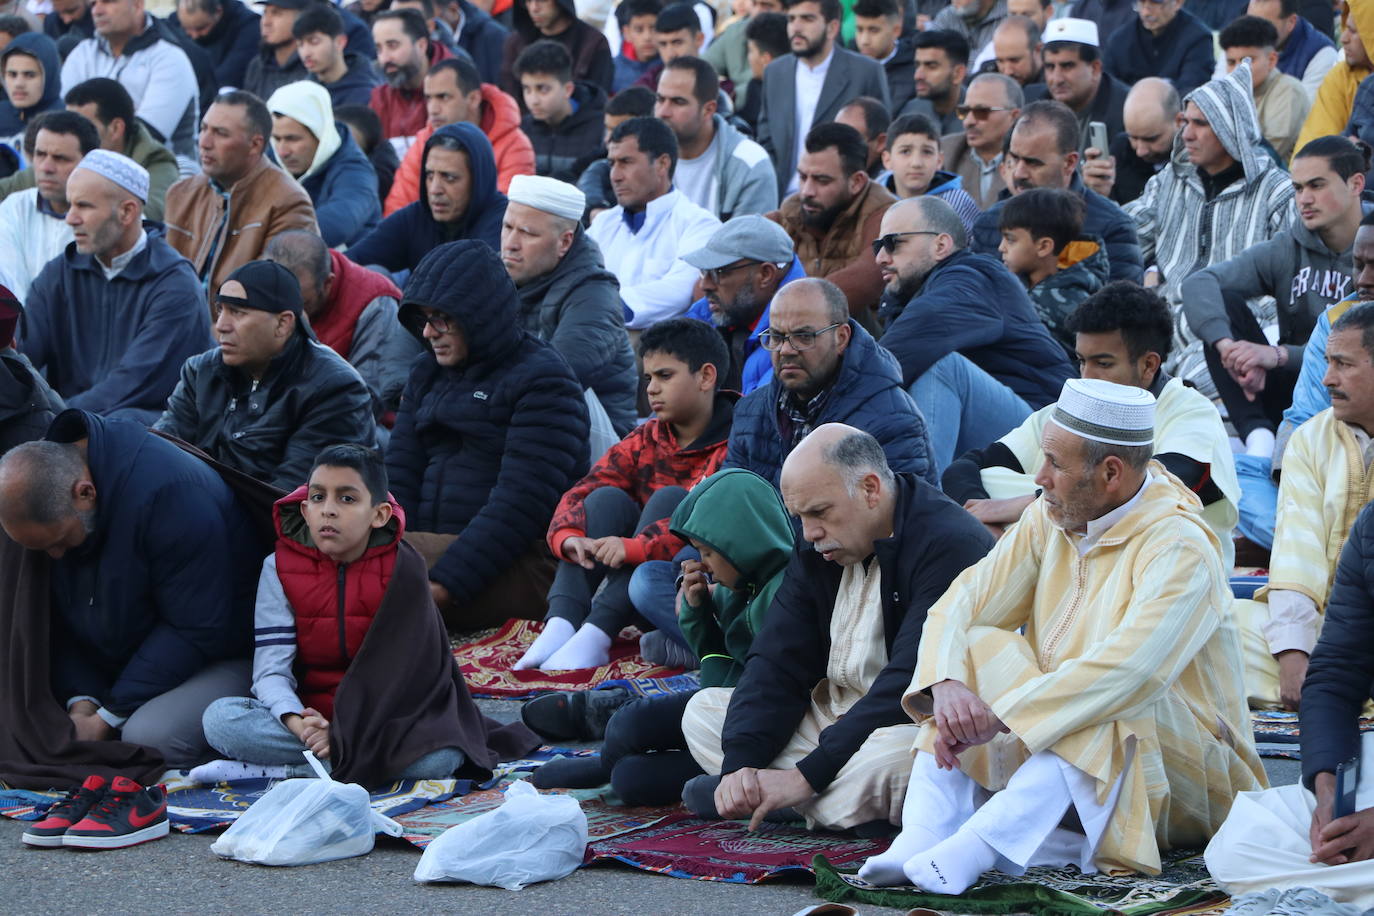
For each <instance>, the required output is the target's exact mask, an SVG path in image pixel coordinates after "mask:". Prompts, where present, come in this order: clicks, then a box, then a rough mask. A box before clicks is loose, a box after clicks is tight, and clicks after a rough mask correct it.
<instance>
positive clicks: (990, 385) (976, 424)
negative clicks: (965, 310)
mask: <svg viewBox="0 0 1374 916" xmlns="http://www.w3.org/2000/svg"><path fill="white" fill-rule="evenodd" d="M907 392H908V393H909V394H910V395H911V398H912V400H914V401H915V402H916V406H917V407H919V408H921V413H922V414H924V415H925V418H926V429H927V430H929V432H930V445H931V451H932V452H933V453H934V454H933V455H932V459H933V460H934V463H935V470H936V473H937V474H943V473H944V471H945V468H947V467H949V465H950V463H951V462H953V461H954V459H955V458H958V457H959V456H960V455H962V454H963V453H964V452H966V451H968V450H969V449H971V448H983V447H985V446H987V445H989V444H991V443H992V442H994V441H996V440H997V439H1000V438H1001V437H1002V436H1004V435H1006V434H1007V433H1009V432H1011V431H1012V430H1013V429H1015V428H1016V427H1018V426H1020V425H1021V423H1022V422H1023V421H1024V420H1025V419H1026V418H1027V417H1029V416H1030V415H1031V408H1030V405H1028V404H1027V403H1026V402H1025V401H1023V400H1021V396H1020V395H1018V394H1017V393H1016V392H1014V391H1012V390H1011V389H1010V388H1008V387H1007V386H1006V385H1003V384H1002V383H1001V382H999V381H998V380H997V379H995V378H993V377H992V376H991V375H988V374H987V373H986V372H984V371H983V370H982V369H980V368H978V367H977V366H976V365H974V363H973V362H972V361H971V360H969V358H968V357H966V356H964V355H963V354H962V353H950V354H949V355H947V356H944V357H941V358H940V359H939V360H937V361H936V362H935V364H934V365H932V366H931V367H930V368H929V369H927V370H926V371H925V372H923V373H922V374H921V377H920V378H918V379H916V381H914V382H912V383H911V387H910V388H909V389H907Z"/></svg>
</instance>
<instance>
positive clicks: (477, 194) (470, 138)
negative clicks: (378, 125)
mask: <svg viewBox="0 0 1374 916" xmlns="http://www.w3.org/2000/svg"><path fill="white" fill-rule="evenodd" d="M441 137H454V138H456V139H457V140H458V142H459V143H460V144H462V146H463V149H465V150H467V154H468V167H469V170H470V171H471V173H472V174H471V176H470V177H471V179H472V180H471V182H470V183H469V185H468V187H469V188H470V189H471V197H470V198H469V200H468V208H467V211H466V212H465V213H464V214H463V217H462V219H460V220H458V221H457V222H456V223H440V222H438V221H437V220H435V219H434V217H433V216H431V215H430V213H429V189H428V188H427V187H426V185H425V182H423V181H421V182H420V199H419V200H417V201H415V203H413V204H407V205H406V206H404V207H402V208H401V209H399V210H397V211H396V212H395V213H393V214H391V215H390V216H388V217H387V218H386V219H384V220H382V222H381V224H380V225H379V226H377V228H376V229H374V230H372V232H370V233H368V234H367V235H365V236H363V238H362V239H361V240H360V241H359V242H358V243H357V244H356V245H353V246H350V247H349V249H348V259H349V260H350V261H353V262H354V263H355V264H362V265H363V266H364V267H371V266H372V265H374V264H380V265H381V266H383V267H385V268H386V269H387V270H390V271H401V270H414V269H415V266H416V265H417V264H419V263H420V259H421V258H423V257H424V256H425V255H426V254H428V253H429V252H430V251H431V250H433V249H434V248H436V247H438V246H439V245H442V244H443V243H445V242H454V241H458V240H459V239H476V240H477V241H480V242H486V243H487V245H489V246H490V247H491V250H492V251H499V250H500V249H501V220H502V219H503V218H504V217H505V215H506V195H504V194H502V193H501V192H500V191H498V190H496V156H495V154H493V153H492V150H491V141H490V140H488V139H487V136H486V134H484V133H482V130H481V128H479V127H478V126H477V125H475V124H469V123H467V122H466V121H462V122H459V123H457V124H448V125H446V126H444V127H441V128H439V129H438V130H436V131H435V132H434V133H433V134H432V135H431V136H430V138H429V139H428V140H426V141H425V155H424V161H422V162H421V164H420V174H421V175H423V174H424V163H425V162H427V161H428V160H429V152H430V150H432V149H433V148H434V145H435V144H436V143H437V142H438V141H439V139H440V138H441Z"/></svg>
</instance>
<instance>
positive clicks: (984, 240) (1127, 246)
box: [969, 39, 1210, 397]
mask: <svg viewBox="0 0 1374 916" xmlns="http://www.w3.org/2000/svg"><path fill="white" fill-rule="evenodd" d="M1209 40H1210V39H1209ZM1069 190H1070V191H1077V192H1078V193H1079V194H1082V195H1083V205H1084V210H1085V212H1084V214H1083V230H1082V233H1081V234H1082V235H1086V236H1090V237H1093V236H1095V237H1097V238H1099V239H1101V240H1102V242H1103V244H1105V245H1106V246H1107V264H1108V267H1109V268H1110V270H1111V277H1112V279H1113V280H1130V281H1131V282H1132V283H1140V282H1141V281H1143V280H1144V279H1145V259H1144V257H1143V256H1142V255H1141V253H1140V238H1139V237H1138V236H1137V235H1136V234H1135V223H1134V222H1133V221H1132V220H1131V218H1130V217H1129V216H1127V215H1126V211H1125V210H1123V209H1121V207H1119V206H1117V204H1116V203H1115V202H1114V201H1113V200H1111V199H1110V198H1107V197H1103V196H1102V195H1101V194H1099V193H1097V192H1096V191H1094V190H1093V189H1092V188H1089V187H1088V186H1087V185H1085V184H1084V183H1083V179H1082V177H1081V176H1079V174H1078V173H1077V172H1074V175H1073V180H1072V181H1071V182H1069ZM1002 193H1003V194H1005V195H1006V197H1010V196H1011V195H1010V194H1007V193H1006V192H1005V191H1004V192H1002ZM1006 197H1003V198H1002V199H1001V200H999V201H997V203H995V204H993V205H992V206H991V207H988V208H987V209H986V210H984V211H983V215H982V216H980V217H978V220H977V222H975V223H974V224H973V237H972V238H971V239H969V247H970V248H972V249H973V250H974V251H976V252H978V253H979V254H986V255H991V256H992V257H994V258H996V257H999V255H998V254H997V246H998V245H1000V244H1002V233H1001V231H1000V230H998V228H997V220H998V219H999V218H1000V217H1001V214H1002V204H1003V203H1004V201H1005V200H1006ZM1055 396H1056V397H1057V396H1058V392H1056V393H1055Z"/></svg>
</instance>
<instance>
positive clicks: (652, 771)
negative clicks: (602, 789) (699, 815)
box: [601, 693, 702, 805]
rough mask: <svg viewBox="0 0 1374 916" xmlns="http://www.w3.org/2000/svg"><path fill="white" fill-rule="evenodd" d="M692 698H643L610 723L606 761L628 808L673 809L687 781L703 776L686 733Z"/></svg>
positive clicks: (604, 753) (613, 783)
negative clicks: (685, 720)
mask: <svg viewBox="0 0 1374 916" xmlns="http://www.w3.org/2000/svg"><path fill="white" fill-rule="evenodd" d="M693 695H694V694H693V693H675V694H672V695H671V696H666V697H642V698H640V699H638V700H634V701H632V702H629V703H626V704H625V705H624V706H622V707H620V708H619V709H617V710H616V712H615V715H613V716H611V721H610V722H608V723H607V724H606V740H605V743H603V744H602V746H601V762H602V765H603V766H604V767H605V768H606V773H607V774H608V775H609V776H610V780H611V788H613V789H615V793H616V794H617V795H619V796H620V797H621V798H622V799H623V800H624V801H625V803H626V804H629V805H671V804H673V803H674V802H677V801H681V799H682V787H683V786H684V785H686V783H687V780H689V779H691V778H692V777H694V776H700V775H701V774H702V769H701V767H699V766H697V762H696V760H694V759H693V758H692V754H691V752H690V751H688V750H687V739H686V738H685V737H684V736H683V734H682V714H683V711H684V710H686V709H687V701H688V700H690V699H691V698H692V696H693Z"/></svg>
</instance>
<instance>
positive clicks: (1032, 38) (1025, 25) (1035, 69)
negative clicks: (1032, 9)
mask: <svg viewBox="0 0 1374 916" xmlns="http://www.w3.org/2000/svg"><path fill="white" fill-rule="evenodd" d="M1041 31H1042V29H1041V27H1040V26H1037V25H1036V24H1035V20H1034V19H1030V18H1028V17H1026V16H1008V17H1007V18H1006V19H1003V20H1002V23H1001V25H999V26H997V31H995V32H993V33H992V52H993V60H995V61H996V62H997V72H998V73H1001V74H1003V75H1004V76H1009V77H1011V78H1012V79H1014V80H1016V81H1017V82H1018V83H1020V84H1021V86H1022V87H1023V88H1028V87H1030V86H1034V85H1036V84H1037V83H1043V82H1044V81H1045V75H1044V73H1043V72H1041V71H1042V68H1043V66H1044V57H1043V53H1044V49H1043V48H1042V47H1041V44H1040V32H1041Z"/></svg>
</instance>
